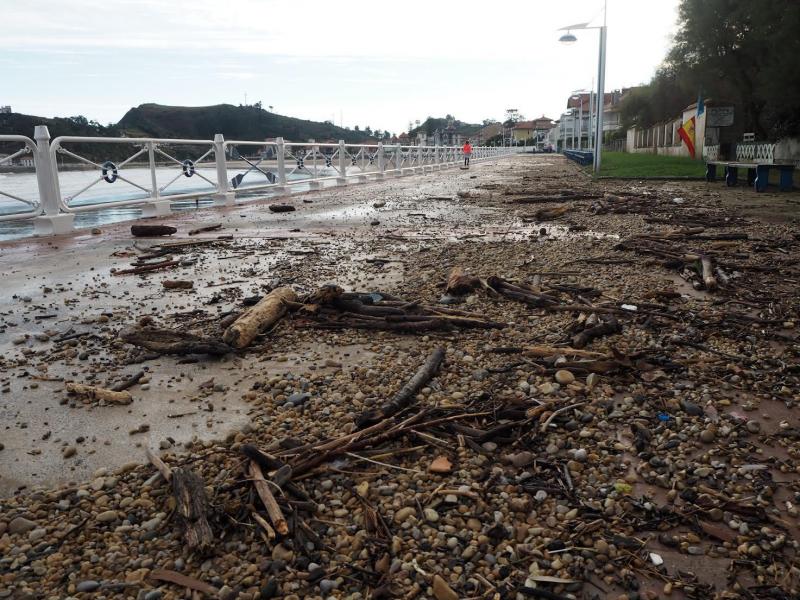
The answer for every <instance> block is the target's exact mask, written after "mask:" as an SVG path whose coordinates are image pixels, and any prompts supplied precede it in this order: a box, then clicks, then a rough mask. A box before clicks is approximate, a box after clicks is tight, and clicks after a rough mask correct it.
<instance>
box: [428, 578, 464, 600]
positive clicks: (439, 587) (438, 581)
mask: <svg viewBox="0 0 800 600" xmlns="http://www.w3.org/2000/svg"><path fill="white" fill-rule="evenodd" d="M432 587H433V595H434V596H435V597H436V600H458V594H457V593H456V592H455V591H454V590H453V588H451V587H450V586H449V585H448V584H447V582H446V581H445V580H444V578H443V577H442V576H441V575H438V574H437V575H434V576H433V586H432Z"/></svg>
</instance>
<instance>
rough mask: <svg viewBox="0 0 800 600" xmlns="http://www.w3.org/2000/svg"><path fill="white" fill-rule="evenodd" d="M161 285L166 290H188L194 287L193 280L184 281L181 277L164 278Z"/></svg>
mask: <svg viewBox="0 0 800 600" xmlns="http://www.w3.org/2000/svg"><path fill="white" fill-rule="evenodd" d="M161 285H162V286H164V288H165V289H168V290H190V289H192V288H193V287H194V281H185V280H181V279H165V280H164V281H162V282H161Z"/></svg>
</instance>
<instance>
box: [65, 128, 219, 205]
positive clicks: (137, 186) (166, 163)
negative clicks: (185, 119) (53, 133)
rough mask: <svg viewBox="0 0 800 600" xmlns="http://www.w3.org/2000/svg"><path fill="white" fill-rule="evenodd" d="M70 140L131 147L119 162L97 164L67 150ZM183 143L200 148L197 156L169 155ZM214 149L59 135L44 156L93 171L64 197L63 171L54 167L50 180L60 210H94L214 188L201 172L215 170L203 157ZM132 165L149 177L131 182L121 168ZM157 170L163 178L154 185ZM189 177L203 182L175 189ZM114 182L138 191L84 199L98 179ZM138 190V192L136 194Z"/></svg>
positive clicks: (204, 143) (203, 143)
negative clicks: (63, 158) (69, 160)
mask: <svg viewBox="0 0 800 600" xmlns="http://www.w3.org/2000/svg"><path fill="white" fill-rule="evenodd" d="M72 144H112V145H123V146H133V150H130V151H129V153H128V156H127V157H125V158H123V160H122V161H119V162H114V161H113V160H106V161H103V162H102V163H98V162H95V161H93V160H91V159H89V158H86V157H85V156H82V155H80V154H78V153H77V152H74V151H72V150H70V149H69V147H68V146H70V145H72ZM186 146H190V147H192V149H196V148H200V149H201V150H200V151H199V152H200V154H199V155H197V154H196V152H197V150H195V153H193V156H194V158H190V157H186V158H183V159H180V158H177V157H176V156H175V154H177V152H175V150H177V149H179V148H181V147H186ZM214 153H215V146H214V142H213V141H211V140H181V139H151V138H97V137H74V136H62V137H57V138H56V139H54V140H53V142H52V144H51V146H50V154H51V158H52V160H53V162H54V164H56V165H57V159H58V157H59V156H66V157H69V158H72V159H74V160H75V161H76V164H78V165H88V166H90V167H94V168H95V169H96V170H95V171H94V172H93V176H92V177H90V181H89V182H88V183H86V184H84V185H83V186H82V187H80V188H79V189H77V190H76V191H73V192H72V193H68V194H66V195H64V192H63V191H62V181H61V180H62V175H63V174H64V171H63V170H62V171H59V170H58V169H56V181H55V183H56V190H57V192H58V200H59V205H60V207H61V210H62V211H64V212H68V213H69V212H83V211H88V210H97V208H98V207H106V206H116V207H125V206H141V205H142V204H143V203H145V202H160V201H176V200H188V199H192V198H199V197H202V196H208V195H211V194H213V193H215V192H216V191H217V187H218V186H217V182H216V181H214V180H212V179H211V178H210V176H211V175H210V174H209V175H208V176H207V175H204V174H203V173H202V169H203V167H206V168H208V169H214V168H215V165H216V160H214V161H213V162H210V161H208V160H207V159H208V157H209V156H210V155H213V154H214ZM145 158H146V161H147V162H146V164H144V163H143V160H144V159H145ZM137 159H139V161H137ZM158 161H161V165H162V166H161V170H159V165H158ZM133 169H139V170H140V171H145V170H146V175H149V177H148V178H147V179H146V180H145V181H141V180H140V181H135V180H134V179H135V178H134V177H127V176H126V171H127V170H133ZM170 169H171V170H170ZM98 171H99V174H98ZM159 174H161V175H167V179H168V181H166V182H163V183H161V184H159V181H158V175H159ZM195 176H197V178H198V179H199V180H202V181H203V182H204V183H205V185H203V184H201V185H200V187H201V188H203V189H198V190H192V191H188V192H187V191H181V190H176V189H175V183H176V182H177V181H178V180H179V179H181V178H185V179H190V178H192V177H195ZM214 177H216V176H214ZM117 181H122V182H124V183H127V184H128V185H129V186H130V187H132V188H134V190H135V191H134V192H133V193H134V194H137V193H138V197H137V196H134V197H125V196H130V194H131V192H130V191H128V193H126V194H125V195H124V196H123V197H122V198H119V199H114V200H111V201H108V200H103V199H102V198H101V199H97V200H96V201H92V198H90V197H87V192H89V191H90V190H92V189H95V188H96V186H98V185H103V184H104V183H105V184H114V183H116V182H117ZM193 187H196V186H193ZM170 188H172V189H170ZM142 192H143V193H144V196H142V195H141V193H142ZM82 199H83V200H84V201H85V202H83V203H81V202H80V201H81V200H82Z"/></svg>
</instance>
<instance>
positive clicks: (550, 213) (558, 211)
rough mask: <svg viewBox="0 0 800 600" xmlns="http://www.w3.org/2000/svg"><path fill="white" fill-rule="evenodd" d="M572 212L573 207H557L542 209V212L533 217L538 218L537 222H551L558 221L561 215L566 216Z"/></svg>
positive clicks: (539, 211)
mask: <svg viewBox="0 0 800 600" xmlns="http://www.w3.org/2000/svg"><path fill="white" fill-rule="evenodd" d="M571 210H572V206H571V205H565V206H557V207H555V208H542V209H541V210H537V211H536V212H535V213H533V216H534V217H536V220H537V221H550V220H552V219H557V218H558V217H560V216H561V215H564V214H566V213H568V212H569V211H571Z"/></svg>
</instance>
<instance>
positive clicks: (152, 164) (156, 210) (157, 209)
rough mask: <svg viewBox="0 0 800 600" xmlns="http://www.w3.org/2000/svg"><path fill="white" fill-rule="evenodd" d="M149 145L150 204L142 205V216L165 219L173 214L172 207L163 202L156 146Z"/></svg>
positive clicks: (153, 143)
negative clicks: (159, 186) (157, 172)
mask: <svg viewBox="0 0 800 600" xmlns="http://www.w3.org/2000/svg"><path fill="white" fill-rule="evenodd" d="M146 145H147V161H148V166H149V168H150V185H151V186H152V189H151V190H150V202H145V203H144V204H142V216H143V217H145V218H148V217H163V216H164V215H168V214H170V213H171V212H172V206H171V205H170V202H169V200H161V197H160V192H159V189H158V180H157V178H156V144H155V142H153V141H149V142H147V143H146Z"/></svg>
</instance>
